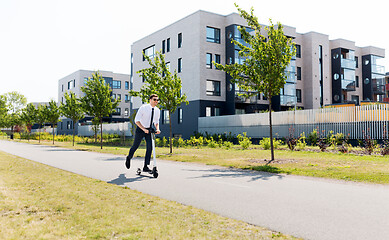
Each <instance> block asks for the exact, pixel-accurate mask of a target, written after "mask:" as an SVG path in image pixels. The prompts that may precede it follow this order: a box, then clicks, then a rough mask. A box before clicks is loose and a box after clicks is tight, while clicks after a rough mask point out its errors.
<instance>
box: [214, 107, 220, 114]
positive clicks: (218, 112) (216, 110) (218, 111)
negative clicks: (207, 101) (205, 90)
mask: <svg viewBox="0 0 389 240" xmlns="http://www.w3.org/2000/svg"><path fill="white" fill-rule="evenodd" d="M214 110H215V114H214V115H215V116H220V108H219V107H215V109H214Z"/></svg>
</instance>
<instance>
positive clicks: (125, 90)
mask: <svg viewBox="0 0 389 240" xmlns="http://www.w3.org/2000/svg"><path fill="white" fill-rule="evenodd" d="M93 73H95V71H89V70H78V71H76V72H74V73H72V74H69V75H68V76H66V77H64V78H61V79H60V80H59V81H58V102H59V103H64V102H65V101H66V100H65V97H64V95H65V93H66V92H74V93H75V94H76V95H77V96H78V97H82V96H84V93H83V92H82V91H81V87H83V86H85V82H86V81H87V80H88V78H92V74H93ZM99 73H100V74H101V75H102V76H103V78H104V80H105V82H106V83H108V84H109V85H110V87H111V89H112V98H113V99H119V100H121V102H120V103H119V106H118V108H117V109H116V112H115V113H113V114H112V116H110V117H107V118H104V119H103V120H104V121H105V122H124V121H129V114H130V110H131V102H130V97H129V90H130V75H128V74H121V73H113V72H110V71H99ZM91 119H92V118H91V117H88V116H86V117H85V118H84V119H82V120H80V124H89V123H90V122H91ZM72 126H73V124H72V121H71V120H70V119H62V122H60V123H59V124H58V127H57V130H58V134H72V133H73V129H72ZM76 133H77V126H76Z"/></svg>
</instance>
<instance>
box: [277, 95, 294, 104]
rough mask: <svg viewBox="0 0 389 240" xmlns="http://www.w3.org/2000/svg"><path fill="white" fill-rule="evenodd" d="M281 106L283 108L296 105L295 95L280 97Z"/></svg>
mask: <svg viewBox="0 0 389 240" xmlns="http://www.w3.org/2000/svg"><path fill="white" fill-rule="evenodd" d="M280 104H281V105H282V106H294V105H296V96H294V95H280Z"/></svg>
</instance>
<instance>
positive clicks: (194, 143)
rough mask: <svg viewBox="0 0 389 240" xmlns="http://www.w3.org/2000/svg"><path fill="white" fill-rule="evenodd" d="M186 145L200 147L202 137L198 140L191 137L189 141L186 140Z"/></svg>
mask: <svg viewBox="0 0 389 240" xmlns="http://www.w3.org/2000/svg"><path fill="white" fill-rule="evenodd" d="M186 144H187V145H189V146H193V147H201V146H203V145H204V138H203V137H202V136H199V138H196V137H195V136H191V137H190V139H188V140H186Z"/></svg>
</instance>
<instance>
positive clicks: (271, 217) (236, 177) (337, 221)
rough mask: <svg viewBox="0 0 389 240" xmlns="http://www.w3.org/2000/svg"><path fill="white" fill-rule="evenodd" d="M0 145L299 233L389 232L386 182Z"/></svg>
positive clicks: (380, 235)
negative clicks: (152, 166)
mask: <svg viewBox="0 0 389 240" xmlns="http://www.w3.org/2000/svg"><path fill="white" fill-rule="evenodd" d="M0 151H4V152H8V153H11V154H14V155H17V156H21V157H24V158H27V159H31V160H33V161H37V162H41V163H44V164H47V165H51V166H54V167H57V168H61V169H64V170H67V171H71V172H74V173H78V174H81V175H85V176H88V177H92V178H96V179H100V180H103V181H107V182H110V183H114V184H118V185H121V186H127V187H129V188H131V189H136V190H138V191H141V192H145V193H148V194H151V195H155V196H159V197H162V198H165V199H169V200H173V201H177V202H179V203H182V204H185V205H192V206H194V207H197V208H201V209H204V210H207V211H211V212H215V213H218V214H220V215H223V216H226V217H230V218H234V219H239V220H242V221H245V222H248V223H251V224H255V225H259V226H263V227H266V228H269V229H272V230H275V231H279V232H282V233H284V234H289V235H293V236H296V237H302V238H304V239H331V240H334V239H342V240H343V239H353V240H355V239H374V240H375V239H389V186H383V185H369V184H357V183H345V182H341V181H335V180H323V179H314V178H307V177H298V176H287V175H281V174H269V173H263V172H254V171H243V170H235V169H230V168H223V167H217V166H205V165H199V164H191V163H179V162H170V161H162V160H158V170H159V177H158V178H157V179H154V178H152V176H151V175H150V177H149V176H147V175H144V176H138V175H136V168H137V167H141V166H143V161H142V159H134V160H133V161H132V162H131V169H130V170H127V169H126V168H125V167H124V159H125V157H124V156H117V155H110V154H100V153H92V152H84V151H75V150H71V149H63V148H57V147H51V146H41V145H32V144H22V143H15V142H10V141H1V140H0Z"/></svg>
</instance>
